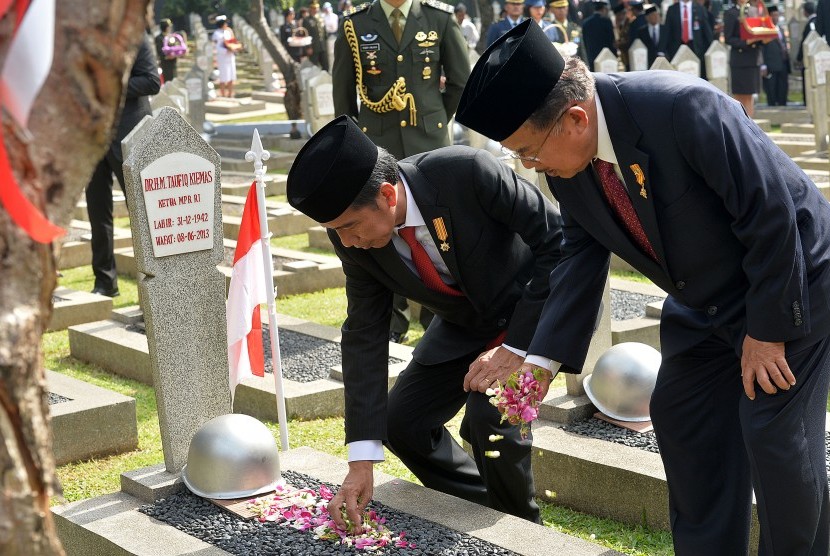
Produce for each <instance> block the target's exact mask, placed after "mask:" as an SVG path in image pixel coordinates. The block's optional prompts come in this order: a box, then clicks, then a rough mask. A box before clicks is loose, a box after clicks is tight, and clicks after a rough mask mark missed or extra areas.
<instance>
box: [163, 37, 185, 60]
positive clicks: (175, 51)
mask: <svg viewBox="0 0 830 556" xmlns="http://www.w3.org/2000/svg"><path fill="white" fill-rule="evenodd" d="M161 53H162V54H164V55H165V56H173V57H175V58H181V57H182V56H184V55H185V54H187V43H186V42H185V40H184V37H182V36H181V35H180V34H178V33H170V34H169V35H167V37H165V39H164V44H163V45H162V47H161Z"/></svg>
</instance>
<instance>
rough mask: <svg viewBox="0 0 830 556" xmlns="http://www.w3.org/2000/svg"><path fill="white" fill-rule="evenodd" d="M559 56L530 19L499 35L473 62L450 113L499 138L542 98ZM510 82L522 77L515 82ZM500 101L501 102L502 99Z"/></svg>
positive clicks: (558, 70)
mask: <svg viewBox="0 0 830 556" xmlns="http://www.w3.org/2000/svg"><path fill="white" fill-rule="evenodd" d="M564 68H565V61H564V60H563V59H562V56H561V55H560V54H559V52H558V51H557V50H556V47H554V46H553V44H551V42H550V39H549V38H548V37H547V36H546V35H545V33H544V32H543V31H542V28H541V27H539V26H538V25H537V24H536V22H534V21H533V20H530V19H528V20H526V21H523V22H522V23H520V24H519V25H516V26H515V27H514V28H513V29H511V30H510V31H508V32H507V33H505V34H504V35H502V36H501V37H500V38H499V39H498V40H497V41H496V42H494V43H493V44H492V45H490V47H489V48H488V49H487V50H485V51H484V54H483V55H482V56H481V58H480V59H479V60H478V62H476V65H475V67H474V68H473V71H472V72H471V73H470V77H469V79H467V85H466V86H465V87H464V92H463V93H462V94H461V102H460V104H459V106H458V111H457V113H456V116H455V119H456V120H457V121H458V122H459V123H461V124H463V125H465V126H467V127H469V128H471V129H474V130H475V131H478V132H479V133H481V134H482V135H485V136H487V137H489V138H490V139H494V140H495V141H502V140H503V139H505V138H507V137H509V136H511V135H512V134H513V133H514V132H515V131H516V130H517V129H519V127H521V125H522V124H523V123H524V122H525V120H527V118H528V117H529V116H530V115H531V114H532V113H533V112H534V111H535V110H536V109H537V108H538V107H539V105H540V104H542V101H544V100H545V97H547V96H548V93H550V92H551V90H552V89H553V86H554V85H556V82H557V81H559V77H560V76H561V75H562V70H563V69H564ZM516 83H522V86H521V87H516ZM505 103H506V104H505Z"/></svg>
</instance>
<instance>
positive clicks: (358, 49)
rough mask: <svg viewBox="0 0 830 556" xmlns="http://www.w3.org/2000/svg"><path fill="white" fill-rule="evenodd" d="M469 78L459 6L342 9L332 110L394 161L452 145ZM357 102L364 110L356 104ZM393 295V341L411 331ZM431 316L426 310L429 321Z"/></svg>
mask: <svg viewBox="0 0 830 556" xmlns="http://www.w3.org/2000/svg"><path fill="white" fill-rule="evenodd" d="M469 75H470V62H469V58H468V57H467V43H466V42H465V41H464V35H463V34H462V33H461V28H460V27H459V26H458V23H457V22H456V20H455V16H454V8H453V7H452V6H450V5H448V4H444V3H443V2H439V1H438V0H405V1H403V0H374V2H370V3H365V4H360V5H359V6H355V7H354V8H352V9H351V10H348V11H346V12H345V13H344V14H343V21H342V22H341V24H340V29H339V30H338V33H337V40H336V41H335V43H334V68H333V70H332V88H333V96H334V110H335V114H338V115H340V114H347V115H349V116H352V117H353V118H355V119H356V120H357V123H358V125H359V126H360V128H361V129H362V130H363V132H364V133H366V135H368V136H369V138H370V139H371V140H372V141H373V142H374V143H375V144H376V145H379V146H381V147H383V148H385V149H386V150H388V151H389V152H390V153H391V154H392V155H394V156H395V158H397V159H399V160H400V159H402V158H406V157H408V156H412V155H414V154H419V153H422V152H426V151H430V150H433V149H437V148H439V147H445V146H447V145H450V144H451V139H450V126H449V122H450V120H451V119H452V117H453V115H454V114H455V109H456V107H458V102H459V100H460V99H461V92H462V91H463V90H464V85H465V84H466V83H467V77H468V76H469ZM358 105H359V108H358ZM405 311H406V300H405V299H403V298H401V299H397V298H396V300H395V311H394V313H393V316H392V326H391V328H390V339H392V341H401V340H402V339H403V338H404V337H405V334H406V331H407V329H408V328H409V321H408V319H407V318H406V315H405ZM429 318H431V314H427V313H424V314H423V315H422V318H421V323H422V324H424V325H427V324H428V323H429Z"/></svg>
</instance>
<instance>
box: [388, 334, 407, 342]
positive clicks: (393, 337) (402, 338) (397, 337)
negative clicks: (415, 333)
mask: <svg viewBox="0 0 830 556" xmlns="http://www.w3.org/2000/svg"><path fill="white" fill-rule="evenodd" d="M389 341H390V342H392V343H395V344H405V343H406V342H408V341H409V334H407V333H405V332H404V333H403V334H401V333H400V332H390V333H389Z"/></svg>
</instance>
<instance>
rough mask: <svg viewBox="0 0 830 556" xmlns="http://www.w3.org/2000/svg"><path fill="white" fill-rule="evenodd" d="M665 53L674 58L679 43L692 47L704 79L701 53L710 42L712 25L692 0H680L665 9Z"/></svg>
mask: <svg viewBox="0 0 830 556" xmlns="http://www.w3.org/2000/svg"><path fill="white" fill-rule="evenodd" d="M666 32H667V34H668V37H667V39H666V54H667V56H666V57H667V58H668V60H669V61H670V62H671V59H672V58H674V55H675V54H677V51H678V49H679V48H680V45H681V44H685V45H686V46H688V47H689V48H691V49H692V52H694V53H695V55H696V56H697V57H698V58H700V76H701V77H702V78H703V79H706V64H704V63H703V55H704V54H706V50H707V49H708V48H709V45H711V44H712V27H711V26H710V25H709V16H708V15H707V13H706V10H705V9H704V8H703V6H701V5H700V4H698V3H697V2H694V1H693V0H680V1H679V2H676V3H674V4H672V5H671V6H669V8H668V9H667V10H666Z"/></svg>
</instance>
